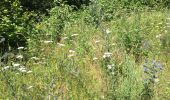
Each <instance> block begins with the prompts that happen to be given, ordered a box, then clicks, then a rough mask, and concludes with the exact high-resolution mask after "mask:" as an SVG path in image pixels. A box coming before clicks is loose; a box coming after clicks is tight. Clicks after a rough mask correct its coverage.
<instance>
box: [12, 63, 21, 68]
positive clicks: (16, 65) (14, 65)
mask: <svg viewBox="0 0 170 100" xmlns="http://www.w3.org/2000/svg"><path fill="white" fill-rule="evenodd" d="M12 65H13V67H18V66H20V64H17V63H16V64H14V63H13V64H12Z"/></svg>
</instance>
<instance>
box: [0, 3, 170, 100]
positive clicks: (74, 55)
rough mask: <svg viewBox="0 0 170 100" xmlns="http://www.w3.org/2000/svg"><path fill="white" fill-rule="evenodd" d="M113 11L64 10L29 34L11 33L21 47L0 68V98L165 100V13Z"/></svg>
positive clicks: (169, 55)
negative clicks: (22, 40)
mask: <svg viewBox="0 0 170 100" xmlns="http://www.w3.org/2000/svg"><path fill="white" fill-rule="evenodd" d="M111 1H112V0H111ZM111 1H110V2H111ZM112 7H113V5H111V4H110V5H109V2H105V1H103V0H99V1H98V2H97V1H96V2H95V1H94V2H93V3H92V4H90V5H88V6H86V7H84V8H82V9H81V10H78V11H75V10H73V9H72V8H71V7H70V6H68V5H65V4H63V5H62V6H56V7H53V8H52V9H50V11H49V16H43V15H42V16H41V21H38V22H31V21H29V24H32V26H31V27H32V29H30V28H29V27H27V28H26V29H22V27H17V28H16V29H17V32H20V31H21V32H23V31H24V32H26V33H29V36H28V37H29V38H27V42H28V45H27V46H26V47H22V46H21V47H18V48H17V50H14V51H13V52H8V60H7V62H5V63H4V62H0V63H3V64H1V65H0V99H2V100H13V99H14V100H169V99H170V74H169V73H170V11H169V9H168V8H166V7H164V8H161V7H160V8H159V7H155V8H150V7H148V6H140V7H136V5H131V6H128V7H129V8H126V7H124V6H122V5H119V4H117V5H116V6H114V7H117V8H115V9H114V10H113V8H112ZM119 7H120V8H119ZM31 14H32V13H31ZM32 16H36V14H35V15H34V13H33V14H32ZM24 18H25V19H27V13H26V15H23V19H24ZM4 20H7V19H5V18H4ZM29 20H30V19H29ZM6 22H8V21H6ZM26 24H27V23H26ZM0 25H2V23H1V24H0ZM23 27H24V28H25V26H23ZM0 28H1V27H0ZM30 30H31V31H30ZM1 40H2V39H1ZM0 43H1V42H0Z"/></svg>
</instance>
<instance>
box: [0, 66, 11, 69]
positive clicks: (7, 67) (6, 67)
mask: <svg viewBox="0 0 170 100" xmlns="http://www.w3.org/2000/svg"><path fill="white" fill-rule="evenodd" d="M9 68H10V66H5V67H3V68H2V70H7V69H9Z"/></svg>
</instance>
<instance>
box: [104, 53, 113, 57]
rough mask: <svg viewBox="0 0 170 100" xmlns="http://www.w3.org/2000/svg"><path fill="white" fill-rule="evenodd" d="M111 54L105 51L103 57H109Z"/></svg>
mask: <svg viewBox="0 0 170 100" xmlns="http://www.w3.org/2000/svg"><path fill="white" fill-rule="evenodd" d="M111 55H112V53H110V52H105V53H104V55H103V58H109V57H110V56H111Z"/></svg>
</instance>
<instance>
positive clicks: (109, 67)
mask: <svg viewBox="0 0 170 100" xmlns="http://www.w3.org/2000/svg"><path fill="white" fill-rule="evenodd" d="M114 66H115V65H114V64H112V65H107V68H108V69H109V70H111V69H112V68H113V67H114Z"/></svg>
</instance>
